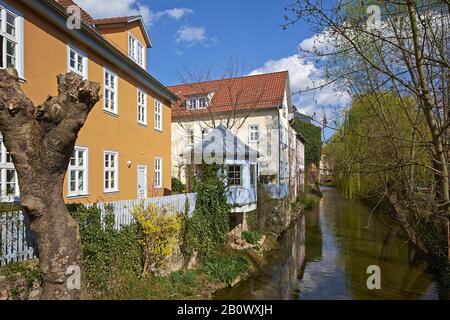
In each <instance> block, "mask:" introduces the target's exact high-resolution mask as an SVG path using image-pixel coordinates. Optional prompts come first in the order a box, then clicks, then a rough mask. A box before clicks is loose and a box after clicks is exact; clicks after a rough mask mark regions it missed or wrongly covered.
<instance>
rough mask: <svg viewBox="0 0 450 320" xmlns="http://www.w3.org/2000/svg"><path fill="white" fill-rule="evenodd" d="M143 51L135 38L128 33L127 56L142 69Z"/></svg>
mask: <svg viewBox="0 0 450 320" xmlns="http://www.w3.org/2000/svg"><path fill="white" fill-rule="evenodd" d="M144 50H145V49H144V45H143V44H142V43H141V42H140V41H139V40H138V39H136V37H135V36H133V35H132V34H131V33H128V56H129V57H130V58H131V60H133V61H134V62H136V63H137V64H138V65H140V66H141V67H142V68H145V64H144Z"/></svg>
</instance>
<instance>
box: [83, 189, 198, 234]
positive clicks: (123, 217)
mask: <svg viewBox="0 0 450 320" xmlns="http://www.w3.org/2000/svg"><path fill="white" fill-rule="evenodd" d="M196 200H197V194H196V193H187V194H177V195H173V196H165V197H156V198H146V199H141V200H121V201H111V202H100V203H95V204H89V205H88V206H92V205H96V206H97V207H98V208H99V209H100V211H101V213H102V221H104V217H105V214H106V211H107V209H108V207H110V208H111V209H112V211H113V212H112V213H113V214H114V221H115V223H114V229H116V230H120V228H121V226H126V225H129V224H131V223H132V222H134V218H133V215H132V214H131V209H132V208H133V207H134V206H136V205H139V204H143V205H144V206H145V207H147V206H149V205H154V206H158V207H166V208H168V209H170V212H173V213H181V212H184V211H185V206H186V201H189V208H188V211H187V213H188V215H189V216H192V213H193V212H194V209H195V203H196Z"/></svg>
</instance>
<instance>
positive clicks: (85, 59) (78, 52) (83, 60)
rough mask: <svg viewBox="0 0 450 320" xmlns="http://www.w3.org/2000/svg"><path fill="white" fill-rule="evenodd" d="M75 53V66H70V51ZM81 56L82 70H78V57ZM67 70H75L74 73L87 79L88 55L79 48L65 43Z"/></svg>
mask: <svg viewBox="0 0 450 320" xmlns="http://www.w3.org/2000/svg"><path fill="white" fill-rule="evenodd" d="M72 51H73V52H74V53H75V59H74V60H75V67H72V66H71V65H70V61H71V58H70V53H71V52H72ZM80 57H81V63H82V65H83V71H82V72H81V71H79V70H78V67H77V66H78V64H79V58H80ZM67 70H68V71H69V72H75V73H76V74H78V75H80V76H82V77H83V79H85V80H86V79H87V78H88V56H87V55H86V54H85V53H84V52H83V51H81V50H79V49H77V48H76V47H74V46H72V45H70V44H69V45H67Z"/></svg>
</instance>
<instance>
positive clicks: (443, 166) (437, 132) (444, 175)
mask: <svg viewBox="0 0 450 320" xmlns="http://www.w3.org/2000/svg"><path fill="white" fill-rule="evenodd" d="M407 7H408V14H409V19H410V22H411V32H412V36H413V37H412V39H413V44H414V57H415V59H416V65H417V74H418V83H419V88H420V91H421V92H420V94H419V95H418V98H419V100H420V101H421V107H422V110H423V113H424V115H425V119H426V121H427V125H428V128H429V130H430V133H431V138H432V143H433V148H434V154H433V166H434V167H435V168H436V170H437V171H438V174H436V180H437V182H438V190H439V192H438V199H439V200H440V202H441V203H440V208H439V212H440V213H441V214H442V215H443V217H444V218H446V219H449V218H450V189H449V172H448V164H447V158H446V155H447V153H446V150H445V144H444V141H443V138H442V132H441V129H440V128H439V126H438V123H437V121H436V119H435V118H434V115H433V104H432V102H431V101H432V98H431V93H430V89H429V86H428V83H427V78H426V75H425V63H424V59H423V47H421V45H420V35H419V31H418V22H417V18H416V12H415V7H414V3H413V1H412V0H408V1H407ZM446 219H445V220H443V221H446ZM444 227H445V228H444V229H447V239H448V241H447V249H448V255H447V258H448V260H450V233H449V232H450V230H448V228H446V226H444Z"/></svg>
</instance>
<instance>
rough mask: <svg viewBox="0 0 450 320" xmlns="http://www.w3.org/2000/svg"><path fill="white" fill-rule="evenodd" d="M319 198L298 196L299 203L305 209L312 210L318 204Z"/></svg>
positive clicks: (308, 194) (312, 195) (307, 195)
mask: <svg viewBox="0 0 450 320" xmlns="http://www.w3.org/2000/svg"><path fill="white" fill-rule="evenodd" d="M319 201H320V198H319V197H318V196H316V195H314V194H310V193H304V194H303V195H301V196H300V199H299V202H300V203H302V204H303V205H304V206H305V209H312V208H314V207H315V206H317V204H318V203H319Z"/></svg>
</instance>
